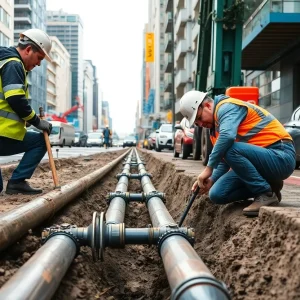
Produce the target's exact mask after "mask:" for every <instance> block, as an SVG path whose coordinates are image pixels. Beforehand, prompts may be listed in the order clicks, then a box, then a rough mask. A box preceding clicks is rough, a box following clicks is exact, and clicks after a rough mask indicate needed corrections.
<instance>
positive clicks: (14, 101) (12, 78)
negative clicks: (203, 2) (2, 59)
mask: <svg viewBox="0 0 300 300" xmlns="http://www.w3.org/2000/svg"><path fill="white" fill-rule="evenodd" d="M1 77H2V86H3V91H4V97H5V100H6V101H7V102H8V104H9V105H10V107H11V108H12V110H13V111H14V112H15V113H16V114H17V115H18V116H19V117H20V118H22V119H23V120H25V121H27V122H29V123H30V124H32V125H34V126H36V125H38V124H39V123H40V119H39V117H38V116H37V115H36V114H35V112H34V110H33V109H32V108H31V106H30V105H29V103H28V100H27V99H26V96H25V93H26V88H25V74H24V70H23V67H22V65H21V63H20V62H17V61H11V62H8V63H7V64H6V65H5V66H4V67H3V69H2V76H1Z"/></svg>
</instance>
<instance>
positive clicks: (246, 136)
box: [210, 98, 293, 147]
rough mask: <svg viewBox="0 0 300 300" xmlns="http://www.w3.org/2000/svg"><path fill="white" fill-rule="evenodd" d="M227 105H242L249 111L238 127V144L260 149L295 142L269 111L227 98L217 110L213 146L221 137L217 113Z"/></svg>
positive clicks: (218, 105) (212, 138) (219, 104)
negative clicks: (282, 142) (279, 142)
mask: <svg viewBox="0 0 300 300" xmlns="http://www.w3.org/2000/svg"><path fill="white" fill-rule="evenodd" d="M225 103H233V104H237V105H242V106H245V107H246V108H247V109H248V112H247V115H246V118H245V119H244V121H243V122H242V123H241V124H240V125H239V127H238V132H237V136H236V139H235V141H236V142H243V143H249V144H253V145H257V146H260V147H268V146H270V145H271V144H273V143H276V142H278V141H279V140H283V139H288V140H293V139H292V137H291V136H290V135H289V134H288V133H287V131H286V130H285V129H284V127H283V126H282V124H281V123H280V122H279V121H278V120H277V119H276V118H275V117H274V116H273V115H271V114H270V113H269V112H268V111H267V110H265V109H263V108H261V107H259V106H257V105H254V104H251V103H249V102H245V101H242V100H238V99H234V98H226V99H225V100H221V101H220V102H219V103H218V104H217V106H216V108H215V112H214V120H215V134H214V136H212V135H211V136H210V138H211V142H212V144H213V145H215V143H216V141H217V140H218V137H219V121H218V116H217V113H218V110H219V108H220V106H221V105H223V104H225Z"/></svg>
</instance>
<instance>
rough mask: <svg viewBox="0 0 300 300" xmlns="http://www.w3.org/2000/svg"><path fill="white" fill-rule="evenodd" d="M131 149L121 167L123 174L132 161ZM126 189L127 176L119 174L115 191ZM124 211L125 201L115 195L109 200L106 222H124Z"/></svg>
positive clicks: (128, 169) (124, 190) (128, 168)
mask: <svg viewBox="0 0 300 300" xmlns="http://www.w3.org/2000/svg"><path fill="white" fill-rule="evenodd" d="M132 155H133V150H131V152H130V154H129V155H128V157H127V159H126V162H125V165H124V167H123V171H122V173H123V174H127V175H129V174H130V168H131V167H130V163H131V161H132ZM127 190H128V177H127V176H121V177H120V179H119V180H118V184H117V186H116V190H115V191H116V192H127ZM125 211H126V201H125V200H124V199H123V198H121V197H115V198H113V199H112V200H111V202H110V204H109V207H108V209H107V211H106V214H105V218H106V223H107V224H119V223H123V222H124V218H125Z"/></svg>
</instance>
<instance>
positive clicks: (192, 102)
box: [179, 91, 207, 126]
mask: <svg viewBox="0 0 300 300" xmlns="http://www.w3.org/2000/svg"><path fill="white" fill-rule="evenodd" d="M206 95H207V93H203V92H199V91H189V92H187V93H185V94H184V95H183V96H182V97H181V99H180V109H179V110H180V112H181V113H182V115H183V116H184V117H186V118H187V120H188V121H189V123H190V126H191V125H193V124H194V122H195V119H196V115H197V111H198V107H199V106H200V105H201V103H202V102H203V100H204V98H205V96H206Z"/></svg>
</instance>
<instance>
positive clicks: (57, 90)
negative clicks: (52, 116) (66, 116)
mask: <svg viewBox="0 0 300 300" xmlns="http://www.w3.org/2000/svg"><path fill="white" fill-rule="evenodd" d="M50 38H51V41H52V48H51V52H50V56H51V58H52V62H47V112H49V113H51V112H52V113H56V114H62V113H64V112H66V111H67V110H68V109H70V107H71V76H72V75H71V65H70V54H69V52H68V51H67V49H66V48H65V47H64V46H63V44H62V43H61V42H60V41H59V39H58V38H57V37H56V36H50Z"/></svg>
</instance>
